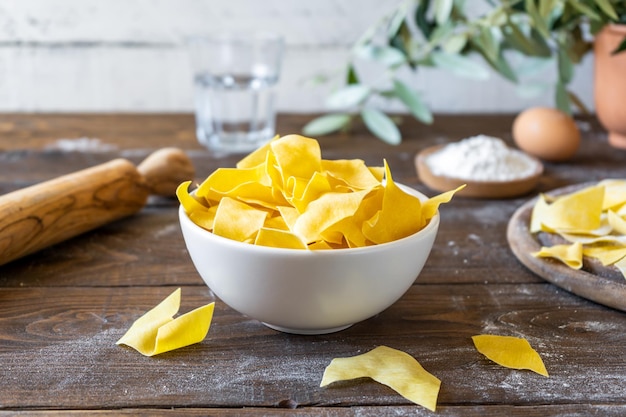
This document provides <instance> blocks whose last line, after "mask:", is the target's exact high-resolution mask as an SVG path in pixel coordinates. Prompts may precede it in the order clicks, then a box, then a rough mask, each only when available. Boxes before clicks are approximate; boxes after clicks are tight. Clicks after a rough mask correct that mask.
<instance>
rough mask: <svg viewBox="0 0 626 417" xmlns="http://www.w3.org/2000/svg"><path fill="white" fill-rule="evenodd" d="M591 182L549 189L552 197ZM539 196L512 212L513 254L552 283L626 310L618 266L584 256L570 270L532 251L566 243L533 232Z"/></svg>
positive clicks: (625, 285)
mask: <svg viewBox="0 0 626 417" xmlns="http://www.w3.org/2000/svg"><path fill="white" fill-rule="evenodd" d="M589 185H592V184H580V185H575V186H569V187H565V188H560V189H557V190H554V191H552V192H550V193H549V194H550V195H552V196H558V195H562V194H567V193H571V192H573V191H576V190H578V189H581V188H583V187H586V186H589ZM536 201H537V198H534V199H532V200H530V201H528V202H527V203H525V204H524V205H522V206H521V207H520V208H518V209H517V211H516V212H515V213H514V214H513V216H512V217H511V220H509V225H508V228H507V239H508V242H509V246H510V247H511V250H512V251H513V254H514V255H515V256H516V257H517V259H519V261H520V262H521V263H522V264H524V265H525V266H526V267H527V268H528V269H530V270H531V271H533V272H534V273H535V274H537V275H539V276H540V277H541V278H543V279H545V280H546V281H548V282H551V283H552V284H554V285H556V286H558V287H560V288H563V289H564V290H567V291H570V292H572V293H574V294H576V295H579V296H581V297H584V298H586V299H588V300H591V301H595V302H596V303H599V304H603V305H605V306H608V307H612V308H615V309H618V310H621V311H626V279H624V277H623V276H622V274H621V273H620V272H619V271H618V270H617V268H615V267H612V266H608V267H605V266H603V265H602V264H601V263H600V262H599V261H597V260H595V259H591V258H587V257H585V258H584V259H583V267H582V268H581V269H580V270H575V269H571V268H569V267H568V266H566V265H564V264H563V263H561V262H559V261H557V260H555V259H550V258H535V257H534V256H532V253H533V252H536V251H538V250H539V249H541V247H542V246H551V245H553V244H557V243H564V242H563V241H562V240H561V238H560V237H558V236H555V235H552V234H549V233H543V232H541V233H537V234H531V233H530V230H529V225H530V216H531V213H532V209H533V206H534V205H535V202H536Z"/></svg>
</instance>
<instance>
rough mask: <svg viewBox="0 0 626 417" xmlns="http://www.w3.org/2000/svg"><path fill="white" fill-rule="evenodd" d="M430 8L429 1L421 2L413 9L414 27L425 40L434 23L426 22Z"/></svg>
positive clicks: (428, 36) (423, 0)
mask: <svg viewBox="0 0 626 417" xmlns="http://www.w3.org/2000/svg"><path fill="white" fill-rule="evenodd" d="M429 7H430V0H422V1H420V2H419V3H418V5H417V7H416V8H415V25H416V26H417V27H418V29H419V30H420V31H421V32H422V35H424V37H425V38H427V39H428V38H430V33H431V32H432V30H433V27H434V26H435V24H434V23H432V22H430V21H429V20H428V9H429Z"/></svg>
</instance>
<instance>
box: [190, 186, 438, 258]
mask: <svg viewBox="0 0 626 417" xmlns="http://www.w3.org/2000/svg"><path fill="white" fill-rule="evenodd" d="M395 184H396V185H397V186H399V187H400V188H402V189H403V190H404V191H405V192H408V193H409V194H411V195H413V196H415V197H417V198H419V199H420V201H421V202H424V201H426V200H428V198H429V197H427V196H426V195H425V194H423V193H421V192H419V191H417V190H416V189H414V188H411V187H409V186H406V185H404V184H400V183H395ZM193 192H195V190H194V191H192V193H193ZM178 217H179V222H180V224H181V227H185V226H187V227H188V228H189V229H190V230H191V231H193V232H194V233H197V234H202V235H204V236H207V238H208V239H215V240H216V241H217V242H222V243H223V244H226V245H229V246H233V247H235V248H237V247H239V248H242V249H244V250H253V251H258V252H259V253H263V251H266V252H268V253H272V254H282V253H284V254H290V256H342V254H343V256H345V255H349V254H357V253H367V252H376V251H380V250H385V249H389V248H391V247H393V246H396V245H402V244H403V243H405V242H407V241H410V240H416V239H422V238H423V237H424V236H426V235H429V234H430V233H437V230H438V228H439V222H440V215H439V211H437V213H435V215H434V216H433V217H431V219H430V220H429V222H428V224H426V225H425V226H424V227H423V228H422V229H420V230H418V231H417V232H415V233H413V234H411V235H409V236H405V237H403V238H400V239H396V240H393V241H391V242H385V243H380V244H377V245H371V246H362V247H357V248H342V249H315V250H312V249H293V248H277V247H271V246H262V245H253V244H250V243H245V242H241V241H238V240H234V239H229V238H227V237H223V236H219V235H216V234H214V233H213V232H210V231H208V230H206V229H205V228H203V227H201V226H199V225H197V224H196V223H194V222H193V221H192V220H191V219H190V218H189V216H188V215H187V213H186V212H185V210H184V208H183V206H182V204H179V207H178Z"/></svg>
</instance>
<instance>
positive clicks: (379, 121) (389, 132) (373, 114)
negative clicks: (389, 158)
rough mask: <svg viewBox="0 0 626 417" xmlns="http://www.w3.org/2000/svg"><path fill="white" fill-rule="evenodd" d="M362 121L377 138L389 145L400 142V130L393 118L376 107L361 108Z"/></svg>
mask: <svg viewBox="0 0 626 417" xmlns="http://www.w3.org/2000/svg"><path fill="white" fill-rule="evenodd" d="M361 118H363V123H365V126H367V128H368V129H369V131H370V132H372V133H373V134H374V135H375V136H376V137H378V138H379V139H381V140H383V141H385V142H387V143H388V144H390V145H399V144H400V142H402V135H401V134H400V130H398V127H397V126H396V125H395V123H394V122H393V120H391V119H390V118H389V116H387V115H386V114H384V113H383V112H381V111H380V110H376V109H363V110H362V111H361Z"/></svg>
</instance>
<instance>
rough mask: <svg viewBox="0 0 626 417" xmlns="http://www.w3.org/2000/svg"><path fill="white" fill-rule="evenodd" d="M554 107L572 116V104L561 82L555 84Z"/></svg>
mask: <svg viewBox="0 0 626 417" xmlns="http://www.w3.org/2000/svg"><path fill="white" fill-rule="evenodd" d="M555 100H556V107H557V108H558V109H559V110H561V111H562V112H564V113H566V114H572V104H571V102H570V98H569V94H568V92H567V89H566V88H565V85H564V84H563V83H562V82H557V83H556V89H555Z"/></svg>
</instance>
